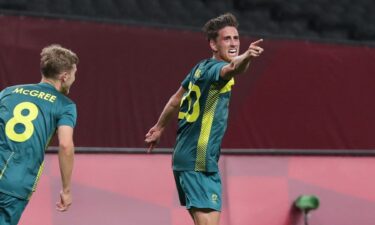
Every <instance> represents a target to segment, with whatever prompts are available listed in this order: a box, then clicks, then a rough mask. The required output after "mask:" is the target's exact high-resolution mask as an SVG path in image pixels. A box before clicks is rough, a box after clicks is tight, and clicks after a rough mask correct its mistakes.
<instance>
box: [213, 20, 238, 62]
mask: <svg viewBox="0 0 375 225" xmlns="http://www.w3.org/2000/svg"><path fill="white" fill-rule="evenodd" d="M210 45H211V48H212V50H213V51H214V57H215V58H216V59H218V60H223V61H226V62H230V61H231V60H232V59H233V58H234V57H236V56H238V52H239V49H240V38H239V35H238V31H237V28H235V27H229V26H228V27H224V28H223V29H221V30H219V32H218V37H217V38H216V40H211V41H210Z"/></svg>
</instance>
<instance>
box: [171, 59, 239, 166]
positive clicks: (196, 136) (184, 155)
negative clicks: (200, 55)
mask: <svg viewBox="0 0 375 225" xmlns="http://www.w3.org/2000/svg"><path fill="white" fill-rule="evenodd" d="M213 63H214V62H203V64H202V63H201V64H200V65H198V66H197V67H196V68H195V69H193V70H192V72H191V74H190V77H189V85H188V89H187V92H186V93H185V95H184V96H183V99H182V100H181V106H180V112H179V128H178V137H177V143H176V147H175V154H174V168H175V169H178V170H180V169H181V170H185V169H187V168H189V170H196V171H216V170H217V161H218V159H219V154H220V144H221V140H222V137H223V135H224V133H225V130H226V126H227V118H228V104H229V100H230V95H231V87H232V86H233V84H234V80H233V79H232V80H230V81H223V80H220V79H219V80H215V79H212V74H209V72H208V71H209V69H211V70H212V67H213V66H215V65H213ZM214 71H216V70H214ZM218 71H219V70H218Z"/></svg>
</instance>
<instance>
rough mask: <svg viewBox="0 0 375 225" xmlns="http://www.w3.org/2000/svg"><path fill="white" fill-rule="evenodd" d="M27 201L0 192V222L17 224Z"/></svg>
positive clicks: (6, 224) (4, 224) (2, 223)
mask: <svg viewBox="0 0 375 225" xmlns="http://www.w3.org/2000/svg"><path fill="white" fill-rule="evenodd" d="M27 203H28V201H27V200H24V199H20V198H16V197H13V196H10V195H7V194H4V193H1V192H0V224H1V225H17V224H18V221H19V220H20V218H21V215H22V213H23V211H24V209H25V207H26V205H27Z"/></svg>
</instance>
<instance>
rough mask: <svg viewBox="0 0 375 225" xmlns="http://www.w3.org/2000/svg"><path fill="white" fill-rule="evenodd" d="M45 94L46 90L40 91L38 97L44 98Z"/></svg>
mask: <svg viewBox="0 0 375 225" xmlns="http://www.w3.org/2000/svg"><path fill="white" fill-rule="evenodd" d="M45 94H46V93H44V92H40V93H39V95H38V98H43V97H44V95H45Z"/></svg>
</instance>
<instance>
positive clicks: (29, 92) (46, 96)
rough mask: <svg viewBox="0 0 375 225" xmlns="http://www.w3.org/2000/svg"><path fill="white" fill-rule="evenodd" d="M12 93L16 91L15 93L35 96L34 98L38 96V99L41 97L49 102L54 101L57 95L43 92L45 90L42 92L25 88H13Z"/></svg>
mask: <svg viewBox="0 0 375 225" xmlns="http://www.w3.org/2000/svg"><path fill="white" fill-rule="evenodd" d="M12 93H17V94H23V95H29V96H31V97H36V98H40V99H43V100H46V101H49V102H52V103H53V102H55V101H56V99H57V97H56V96H55V95H52V94H50V93H45V92H42V91H38V90H27V89H23V88H16V89H14V90H13V92H12Z"/></svg>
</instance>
